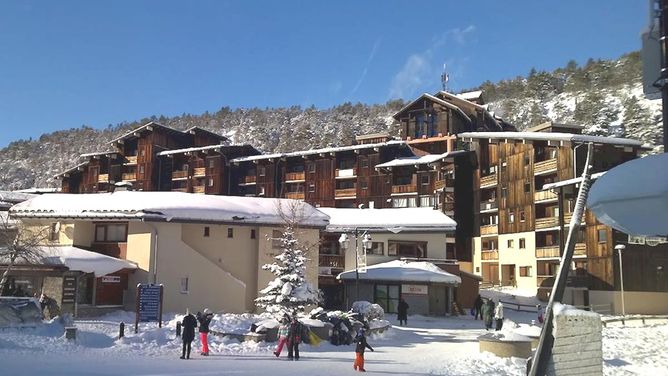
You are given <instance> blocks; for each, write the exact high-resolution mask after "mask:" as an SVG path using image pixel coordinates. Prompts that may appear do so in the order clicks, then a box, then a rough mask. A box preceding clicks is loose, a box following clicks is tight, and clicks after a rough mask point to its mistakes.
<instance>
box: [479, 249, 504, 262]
mask: <svg viewBox="0 0 668 376" xmlns="http://www.w3.org/2000/svg"><path fill="white" fill-rule="evenodd" d="M480 259H481V260H482V261H488V260H498V259H499V251H498V250H496V249H491V250H484V249H483V250H482V252H480Z"/></svg>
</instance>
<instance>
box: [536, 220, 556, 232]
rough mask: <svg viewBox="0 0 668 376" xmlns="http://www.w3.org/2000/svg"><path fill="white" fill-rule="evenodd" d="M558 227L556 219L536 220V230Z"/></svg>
mask: <svg viewBox="0 0 668 376" xmlns="http://www.w3.org/2000/svg"><path fill="white" fill-rule="evenodd" d="M558 226H559V218H557V217H547V218H536V230H538V229H543V228H550V227H558Z"/></svg>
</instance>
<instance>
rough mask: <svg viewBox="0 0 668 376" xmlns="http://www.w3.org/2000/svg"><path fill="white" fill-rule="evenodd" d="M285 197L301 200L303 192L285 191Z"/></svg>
mask: <svg viewBox="0 0 668 376" xmlns="http://www.w3.org/2000/svg"><path fill="white" fill-rule="evenodd" d="M285 198H290V199H293V200H303V199H304V192H286V193H285Z"/></svg>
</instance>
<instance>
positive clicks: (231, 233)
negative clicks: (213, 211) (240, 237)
mask: <svg viewBox="0 0 668 376" xmlns="http://www.w3.org/2000/svg"><path fill="white" fill-rule="evenodd" d="M227 237H228V238H233V237H234V229H233V228H231V227H230V228H228V229H227Z"/></svg>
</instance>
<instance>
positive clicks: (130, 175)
mask: <svg viewBox="0 0 668 376" xmlns="http://www.w3.org/2000/svg"><path fill="white" fill-rule="evenodd" d="M121 179H122V180H123V181H135V180H137V173H136V172H126V173H123V174H122V175H121Z"/></svg>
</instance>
